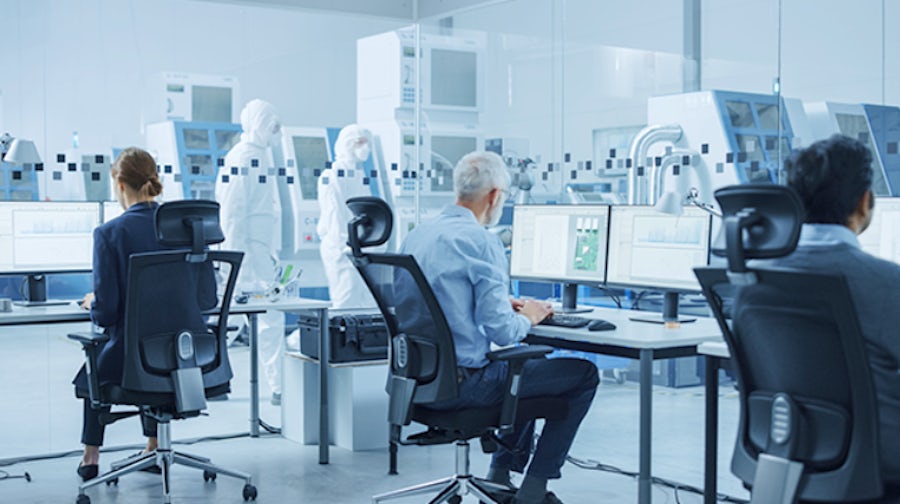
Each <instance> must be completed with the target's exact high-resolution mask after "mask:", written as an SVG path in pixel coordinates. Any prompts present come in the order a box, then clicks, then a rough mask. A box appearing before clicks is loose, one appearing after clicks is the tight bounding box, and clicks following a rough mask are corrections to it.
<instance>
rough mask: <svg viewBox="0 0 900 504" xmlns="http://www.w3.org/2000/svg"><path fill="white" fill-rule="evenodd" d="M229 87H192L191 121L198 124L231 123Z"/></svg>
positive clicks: (230, 91)
mask: <svg viewBox="0 0 900 504" xmlns="http://www.w3.org/2000/svg"><path fill="white" fill-rule="evenodd" d="M231 93H232V90H231V88H229V87H220V86H191V120H192V121H197V122H231V112H232V111H231Z"/></svg>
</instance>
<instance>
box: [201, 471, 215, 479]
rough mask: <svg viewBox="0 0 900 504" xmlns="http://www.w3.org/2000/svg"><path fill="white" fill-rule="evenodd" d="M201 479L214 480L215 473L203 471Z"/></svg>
mask: <svg viewBox="0 0 900 504" xmlns="http://www.w3.org/2000/svg"><path fill="white" fill-rule="evenodd" d="M203 481H216V473H214V472H212V471H203Z"/></svg>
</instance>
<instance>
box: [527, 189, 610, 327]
mask: <svg viewBox="0 0 900 504" xmlns="http://www.w3.org/2000/svg"><path fill="white" fill-rule="evenodd" d="M608 226H609V206H608V205H518V206H516V207H514V208H513V228H512V229H513V231H512V234H513V236H512V255H511V257H510V276H511V277H513V278H516V279H520V280H539V281H552V282H562V283H563V284H564V288H563V300H562V301H563V307H562V311H563V312H572V311H574V310H575V306H576V304H577V299H576V297H577V286H578V284H588V285H600V284H603V283H604V281H605V280H606V240H607V228H608Z"/></svg>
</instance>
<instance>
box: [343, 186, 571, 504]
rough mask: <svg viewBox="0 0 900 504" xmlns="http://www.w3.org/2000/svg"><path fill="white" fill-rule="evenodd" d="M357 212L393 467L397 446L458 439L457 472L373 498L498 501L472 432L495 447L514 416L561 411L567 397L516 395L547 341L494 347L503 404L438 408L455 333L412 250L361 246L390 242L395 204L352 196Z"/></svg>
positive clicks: (448, 386) (451, 369)
mask: <svg viewBox="0 0 900 504" xmlns="http://www.w3.org/2000/svg"><path fill="white" fill-rule="evenodd" d="M347 205H348V206H349V207H350V210H352V211H353V213H354V214H355V216H356V217H355V218H354V219H353V220H352V221H351V222H350V223H349V225H348V228H349V243H348V244H349V245H350V248H351V250H352V254H353V257H352V259H353V262H354V264H355V265H356V268H357V269H358V270H359V272H360V274H361V275H362V277H363V279H364V280H365V282H366V284H367V285H368V287H369V290H370V291H371V292H372V294H373V296H374V298H375V300H376V301H377V303H378V307H379V309H380V310H381V313H382V315H383V316H384V318H385V321H386V324H387V327H388V332H389V334H390V337H391V344H390V377H389V382H388V393H389V395H390V407H389V413H388V416H389V418H388V421H389V423H390V470H389V472H390V473H391V474H396V473H397V446H398V445H434V444H447V443H456V447H457V449H456V472H455V474H454V475H453V476H450V477H448V478H444V479H441V480H437V481H433V482H430V483H425V484H422V485H417V486H413V487H409V488H405V489H402V490H397V491H394V492H389V493H385V494H381V495H376V496H375V497H373V501H374V502H376V503H377V502H381V501H384V500H389V499H395V498H400V497H407V496H411V495H418V494H423V493H429V492H434V491H437V492H438V493H437V496H436V497H434V498H433V499H432V500H431V501H430V502H432V503H434V504H437V503H441V502H450V503H459V502H461V500H462V497H463V496H464V495H466V494H469V493H472V494H474V495H475V496H477V497H478V498H479V499H481V501H482V502H486V503H490V504H495V503H498V502H500V501H501V499H502V496H503V495H504V492H507V494H506V495H507V496H508V495H509V494H508V492H509V490H510V489H508V488H506V487H504V486H502V485H496V484H494V483H491V482H489V481H486V480H483V479H480V478H475V477H474V476H472V475H471V474H470V472H469V441H468V440H469V439H473V438H480V439H481V442H482V448H483V449H484V451H485V452H492V451H495V450H496V449H497V447H498V442H499V439H498V438H497V437H496V433H497V432H501V433H505V432H510V431H512V429H513V426H514V423H515V422H522V421H527V420H533V419H536V418H564V417H565V415H566V414H567V413H568V410H567V406H566V403H565V401H562V400H560V399H557V398H553V397H546V398H534V399H523V400H518V397H517V394H516V392H517V384H518V382H519V379H520V378H521V374H522V368H523V366H524V364H525V361H526V360H528V359H534V358H541V357H543V356H544V355H546V354H548V353H550V352H551V351H552V349H551V348H550V347H547V346H540V345H534V346H520V347H515V348H507V349H503V350H499V351H496V352H490V353H489V354H488V355H487V358H488V359H490V360H494V361H496V360H505V361H509V369H510V372H509V377H508V379H507V385H506V390H507V393H506V396H505V398H504V401H503V404H502V405H501V406H496V407H484V408H467V409H461V410H438V409H431V408H429V405H430V404H433V403H436V402H439V401H446V400H451V399H454V398H456V397H457V396H458V388H457V387H458V379H459V374H458V369H457V364H456V351H455V349H454V345H453V336H452V334H451V332H450V327H449V326H448V324H447V319H446V318H445V317H444V312H443V311H442V310H441V306H440V303H439V302H438V300H437V299H436V298H435V295H434V292H433V291H432V290H431V286H430V285H429V284H428V280H427V279H426V278H425V275H424V274H423V273H422V270H421V269H420V268H419V265H418V263H417V262H416V260H415V259H414V258H413V257H412V256H411V255H403V254H387V253H366V252H363V250H362V249H363V248H366V247H375V246H379V245H382V244H384V243H385V242H387V240H388V238H390V236H391V227H392V222H393V217H392V212H391V209H390V207H389V206H388V205H387V203H385V202H384V201H382V200H380V199H378V198H372V197H361V198H351V199H349V200H347ZM412 421H416V422H419V423H421V424H424V425H425V426H427V430H425V431H424V432H420V433H418V434H413V435H411V436H409V437H408V438H407V439H405V440H404V439H403V437H402V432H401V430H402V427H403V426H405V425H409V424H410V423H411V422H412Z"/></svg>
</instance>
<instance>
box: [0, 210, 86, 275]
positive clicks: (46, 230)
mask: <svg viewBox="0 0 900 504" xmlns="http://www.w3.org/2000/svg"><path fill="white" fill-rule="evenodd" d="M99 224H100V205H98V204H97V203H74V202H73V203H70V202H37V201H29V202H11V201H9V202H0V271H2V272H5V273H10V272H11V273H15V272H48V273H52V272H56V271H79V270H90V269H91V257H92V254H93V232H94V228H95V227H97V226H98V225H99Z"/></svg>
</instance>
